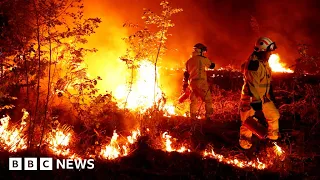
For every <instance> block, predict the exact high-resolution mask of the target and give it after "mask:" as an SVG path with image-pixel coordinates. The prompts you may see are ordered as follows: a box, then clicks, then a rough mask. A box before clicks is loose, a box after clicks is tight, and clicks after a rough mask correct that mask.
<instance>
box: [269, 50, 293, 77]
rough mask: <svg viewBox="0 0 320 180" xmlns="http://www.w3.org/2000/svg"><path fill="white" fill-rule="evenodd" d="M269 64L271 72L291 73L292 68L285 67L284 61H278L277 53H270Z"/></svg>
mask: <svg viewBox="0 0 320 180" xmlns="http://www.w3.org/2000/svg"><path fill="white" fill-rule="evenodd" d="M269 65H270V67H271V69H272V71H273V72H284V73H293V70H291V69H289V68H285V66H286V64H285V63H282V62H280V56H279V54H272V55H271V56H270V58H269Z"/></svg>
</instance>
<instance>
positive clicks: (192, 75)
mask: <svg viewBox="0 0 320 180" xmlns="http://www.w3.org/2000/svg"><path fill="white" fill-rule="evenodd" d="M214 66H215V64H214V63H212V62H211V61H210V60H209V59H208V58H206V57H204V56H201V55H199V53H197V52H193V54H192V57H191V58H190V59H189V60H188V61H187V62H186V72H185V73H184V80H183V81H184V87H186V86H187V85H188V81H190V86H191V89H192V93H191V95H190V101H191V103H190V116H191V118H193V119H195V118H196V115H197V114H198V112H197V111H198V108H197V106H198V98H201V100H202V101H204V103H205V110H206V118H210V117H211V116H212V114H213V108H212V96H211V92H210V89H209V85H208V82H207V74H206V71H205V69H206V68H211V69H213V68H214Z"/></svg>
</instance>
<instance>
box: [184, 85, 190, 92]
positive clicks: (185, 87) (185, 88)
mask: <svg viewBox="0 0 320 180" xmlns="http://www.w3.org/2000/svg"><path fill="white" fill-rule="evenodd" d="M188 86H189V84H183V86H182V90H183V92H185V91H186V90H187V88H188Z"/></svg>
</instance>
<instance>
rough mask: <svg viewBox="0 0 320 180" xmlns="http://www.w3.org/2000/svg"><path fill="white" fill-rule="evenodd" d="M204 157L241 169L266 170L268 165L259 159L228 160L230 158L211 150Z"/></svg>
mask: <svg viewBox="0 0 320 180" xmlns="http://www.w3.org/2000/svg"><path fill="white" fill-rule="evenodd" d="M203 156H204V157H210V158H214V159H217V160H219V162H223V163H225V164H230V165H233V166H236V167H239V168H255V169H260V170H262V169H266V168H267V165H266V164H265V163H262V162H260V161H259V159H258V158H257V161H244V160H240V159H237V158H228V157H224V156H223V155H221V154H217V153H215V152H214V151H213V149H212V150H211V151H210V150H206V151H205V152H204V153H203Z"/></svg>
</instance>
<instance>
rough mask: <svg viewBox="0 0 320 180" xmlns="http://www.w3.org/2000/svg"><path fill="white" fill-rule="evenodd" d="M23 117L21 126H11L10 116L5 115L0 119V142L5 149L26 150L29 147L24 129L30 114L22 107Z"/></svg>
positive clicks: (12, 150)
mask: <svg viewBox="0 0 320 180" xmlns="http://www.w3.org/2000/svg"><path fill="white" fill-rule="evenodd" d="M22 112H23V117H22V118H21V123H20V127H19V128H16V127H13V128H9V121H10V119H11V118H10V117H9V116H8V115H7V116H4V117H3V118H1V119H0V123H1V125H0V142H1V144H2V146H3V149H4V150H7V151H9V152H17V151H18V150H24V149H26V148H27V145H26V142H27V140H26V138H25V137H24V133H23V132H24V129H25V127H26V125H27V123H26V121H25V120H26V119H27V118H28V116H29V113H28V112H27V111H26V110H25V109H22Z"/></svg>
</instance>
